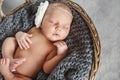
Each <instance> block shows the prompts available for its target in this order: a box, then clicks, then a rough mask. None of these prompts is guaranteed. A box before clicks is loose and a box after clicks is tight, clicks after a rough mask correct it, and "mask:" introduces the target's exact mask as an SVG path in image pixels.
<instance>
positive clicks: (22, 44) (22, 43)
mask: <svg viewBox="0 0 120 80" xmlns="http://www.w3.org/2000/svg"><path fill="white" fill-rule="evenodd" d="M20 44H21V46H22V48H23V49H27V48H26V46H25V45H24V42H23V41H20Z"/></svg>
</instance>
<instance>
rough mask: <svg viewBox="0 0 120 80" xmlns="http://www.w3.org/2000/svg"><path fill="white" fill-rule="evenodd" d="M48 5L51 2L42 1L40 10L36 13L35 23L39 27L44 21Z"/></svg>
mask: <svg viewBox="0 0 120 80" xmlns="http://www.w3.org/2000/svg"><path fill="white" fill-rule="evenodd" d="M48 5H49V2H48V1H45V2H44V3H43V2H41V3H40V6H38V10H37V13H36V15H35V16H36V17H35V25H36V27H37V28H39V27H40V26H41V22H42V19H43V16H44V14H45V11H46V10H47V7H48Z"/></svg>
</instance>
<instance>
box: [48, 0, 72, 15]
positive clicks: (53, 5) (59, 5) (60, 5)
mask: <svg viewBox="0 0 120 80" xmlns="http://www.w3.org/2000/svg"><path fill="white" fill-rule="evenodd" d="M49 9H60V10H62V11H65V12H66V13H68V14H69V15H71V16H72V11H71V10H70V8H69V7H68V6H67V5H66V4H64V3H62V2H53V3H51V4H50V5H49V6H48V10H49ZM72 17H73V16H72Z"/></svg>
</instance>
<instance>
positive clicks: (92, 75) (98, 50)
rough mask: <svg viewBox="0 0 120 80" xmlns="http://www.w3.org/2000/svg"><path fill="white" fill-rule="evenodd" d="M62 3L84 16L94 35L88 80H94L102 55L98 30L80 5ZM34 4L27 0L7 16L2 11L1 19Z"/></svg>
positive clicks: (67, 0) (68, 2)
mask: <svg viewBox="0 0 120 80" xmlns="http://www.w3.org/2000/svg"><path fill="white" fill-rule="evenodd" d="M58 1H60V0H58ZM62 1H63V2H64V3H66V4H69V6H71V7H72V8H74V9H75V10H76V11H77V12H78V13H79V14H80V15H81V16H82V18H83V19H84V20H85V22H86V24H87V26H88V28H89V30H90V33H91V35H92V41H93V47H94V55H93V60H92V65H91V70H90V74H89V79H88V80H94V78H95V74H96V72H97V71H98V67H99V61H100V53H101V45H100V39H99V36H98V33H97V31H96V28H95V26H94V24H93V22H92V21H91V19H90V17H89V16H88V15H87V13H86V12H85V11H84V9H83V8H82V7H81V6H79V5H78V4H76V3H74V2H72V1H70V0H62ZM2 2H3V1H1V6H2ZM32 2H33V1H32V0H26V3H24V4H22V5H20V6H18V7H17V8H15V9H14V10H12V11H10V12H9V13H8V14H6V16H5V15H4V14H3V12H2V10H1V11H0V12H1V13H0V16H1V18H6V17H7V16H9V15H11V14H14V13H15V12H16V11H18V10H19V9H21V8H23V7H24V6H26V5H28V4H31V3H32ZM0 9H2V8H1V7H0ZM3 20H4V19H3Z"/></svg>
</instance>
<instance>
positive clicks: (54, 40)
mask: <svg viewBox="0 0 120 80" xmlns="http://www.w3.org/2000/svg"><path fill="white" fill-rule="evenodd" d="M49 40H50V41H51V42H56V41H61V40H64V39H49Z"/></svg>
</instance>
